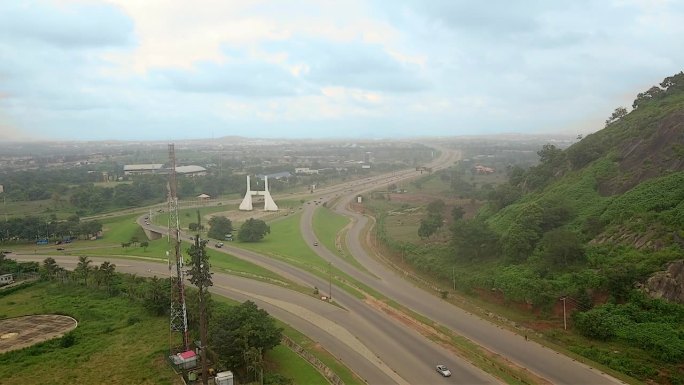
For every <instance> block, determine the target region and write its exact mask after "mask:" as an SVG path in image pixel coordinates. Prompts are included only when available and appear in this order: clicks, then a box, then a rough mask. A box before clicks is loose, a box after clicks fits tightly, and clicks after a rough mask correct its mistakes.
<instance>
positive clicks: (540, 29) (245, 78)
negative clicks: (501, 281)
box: [0, 0, 684, 139]
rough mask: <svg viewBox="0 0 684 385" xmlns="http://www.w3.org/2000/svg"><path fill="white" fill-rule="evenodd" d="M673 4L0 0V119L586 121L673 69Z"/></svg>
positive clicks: (228, 123) (121, 134) (329, 126)
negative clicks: (1, 96)
mask: <svg viewBox="0 0 684 385" xmlns="http://www.w3.org/2000/svg"><path fill="white" fill-rule="evenodd" d="M682 4H683V3H681V2H669V1H657V2H651V1H646V0H613V1H609V2H593V1H587V0H580V1H579V2H548V1H541V0H533V1H531V2H523V3H515V4H514V3H510V2H504V1H502V0H499V1H494V2H486V3H477V2H470V1H464V0H425V1H422V0H392V1H389V0H374V1H371V2H368V1H364V0H348V1H345V2H343V3H341V2H321V1H318V0H302V1H297V2H294V3H293V2H289V3H281V2H271V1H249V2H245V1H241V0H204V1H203V2H202V4H201V6H198V5H196V4H190V3H188V2H187V1H184V0H145V1H139V0H101V1H100V0H53V1H49V0H40V1H38V0H31V1H25V2H20V1H14V2H13V1H0V57H1V58H2V60H0V94H2V95H3V98H0V114H2V120H1V121H2V123H3V125H2V126H0V127H2V130H5V131H3V132H6V133H10V134H12V135H14V136H16V135H17V134H20V133H23V134H25V135H24V136H35V137H47V136H48V135H54V133H59V135H60V136H61V137H63V138H70V137H71V138H76V139H106V138H112V137H114V138H118V139H132V138H143V137H144V138H147V139H153V138H155V137H156V138H162V139H171V138H174V137H178V138H181V137H183V138H187V137H200V136H205V137H206V136H207V135H209V134H210V133H213V134H214V135H216V136H219V135H263V136H287V135H297V136H304V137H305V136H311V137H324V136H349V135H365V136H397V137H398V136H416V135H424V134H433V135H449V134H465V133H487V132H504V131H517V132H525V131H534V132H539V131H541V130H544V129H547V130H555V129H558V128H562V127H575V128H576V127H579V126H580V125H582V126H586V125H587V124H588V123H587V122H589V121H596V126H595V127H594V129H598V128H600V127H601V122H602V121H603V120H604V119H605V116H607V115H608V114H610V112H611V111H612V110H613V109H614V108H615V107H616V106H618V105H630V104H631V98H633V96H634V95H636V93H638V92H641V91H643V90H645V89H648V87H649V86H650V85H653V84H657V83H658V82H660V81H661V80H662V78H664V77H666V76H669V75H672V74H673V73H676V72H679V71H681V63H684V50H680V49H677V48H678V47H680V46H682V45H684V5H682ZM10 122H11V124H10ZM578 122H581V123H578ZM10 127H11V128H13V131H8V130H9V128H10ZM587 130H589V128H588V129H587ZM29 132H30V133H31V134H30V135H28V134H27V133H29Z"/></svg>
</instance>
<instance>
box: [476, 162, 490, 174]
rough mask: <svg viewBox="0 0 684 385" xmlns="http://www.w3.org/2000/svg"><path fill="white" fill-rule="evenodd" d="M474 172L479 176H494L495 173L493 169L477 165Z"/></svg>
mask: <svg viewBox="0 0 684 385" xmlns="http://www.w3.org/2000/svg"><path fill="white" fill-rule="evenodd" d="M473 170H474V171H475V173H477V174H492V173H494V169H493V168H491V167H485V166H483V165H481V164H476V165H475V167H473Z"/></svg>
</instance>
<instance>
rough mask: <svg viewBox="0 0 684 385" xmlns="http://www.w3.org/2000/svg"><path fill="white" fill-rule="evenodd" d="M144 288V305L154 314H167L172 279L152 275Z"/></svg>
mask: <svg viewBox="0 0 684 385" xmlns="http://www.w3.org/2000/svg"><path fill="white" fill-rule="evenodd" d="M146 286H147V287H146V288H145V290H143V306H145V308H146V309H147V310H149V311H150V312H152V313H153V314H154V315H165V314H168V311H169V303H170V302H171V294H170V292H171V280H170V279H168V278H167V279H159V278H157V276H154V277H152V278H151V279H150V280H149V282H148V283H147V285H146Z"/></svg>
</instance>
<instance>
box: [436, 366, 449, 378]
mask: <svg viewBox="0 0 684 385" xmlns="http://www.w3.org/2000/svg"><path fill="white" fill-rule="evenodd" d="M436 369H437V373H439V374H441V375H442V377H450V376H451V371H450V370H449V369H448V368H447V367H446V366H444V365H437V366H436Z"/></svg>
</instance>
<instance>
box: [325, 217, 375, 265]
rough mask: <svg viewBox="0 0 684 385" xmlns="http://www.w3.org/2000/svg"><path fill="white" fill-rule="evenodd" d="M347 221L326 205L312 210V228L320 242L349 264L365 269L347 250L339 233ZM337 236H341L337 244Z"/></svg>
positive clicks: (341, 235)
mask: <svg viewBox="0 0 684 385" xmlns="http://www.w3.org/2000/svg"><path fill="white" fill-rule="evenodd" d="M349 223H350V221H349V219H348V218H346V217H344V216H342V215H339V214H336V213H334V212H333V211H332V210H330V209H329V208H327V207H319V208H317V209H316V211H315V212H314V216H313V230H314V233H315V234H316V238H318V240H319V241H320V242H321V244H322V245H323V246H325V247H326V248H327V249H328V250H330V251H332V252H333V253H335V254H337V255H338V256H340V257H341V258H343V259H344V260H346V261H347V262H349V263H350V264H352V265H354V266H356V268H357V269H359V270H362V271H367V270H366V268H365V266H363V265H362V264H360V263H359V262H358V261H357V260H356V259H355V258H354V256H353V255H351V253H349V251H348V250H347V247H346V244H345V242H344V238H343V236H344V234H341V231H342V229H343V228H344V227H345V226H347V225H348V224H349ZM338 236H340V237H341V238H340V243H339V244H338V243H337V242H336V240H337V237H338Z"/></svg>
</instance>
